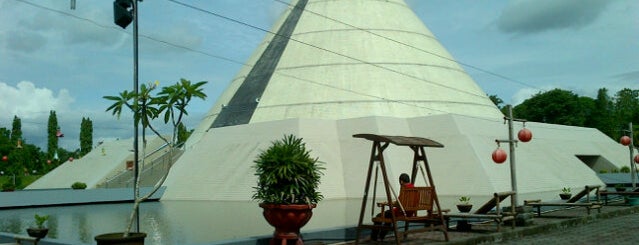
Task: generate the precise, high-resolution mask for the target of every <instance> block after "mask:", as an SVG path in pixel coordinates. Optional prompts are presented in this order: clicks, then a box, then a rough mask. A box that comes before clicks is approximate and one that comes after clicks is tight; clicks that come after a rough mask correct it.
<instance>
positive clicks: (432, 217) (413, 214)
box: [373, 187, 448, 240]
mask: <svg viewBox="0 0 639 245" xmlns="http://www.w3.org/2000/svg"><path fill="white" fill-rule="evenodd" d="M434 196H435V192H434V190H433V187H413V188H405V187H402V188H401V189H400V192H399V196H398V202H397V203H395V204H394V205H388V203H378V204H377V206H379V207H381V214H382V215H380V216H379V217H374V218H373V222H374V223H382V224H383V223H386V224H391V225H390V226H384V225H377V226H376V227H375V228H376V229H383V230H391V231H394V232H395V236H396V238H398V239H399V240H401V239H402V237H403V238H406V236H407V235H408V234H410V233H417V232H425V231H433V230H440V231H442V232H444V236H445V237H446V240H448V231H447V229H446V226H445V225H444V218H443V217H442V215H441V213H442V212H446V211H448V210H433V201H434ZM386 207H388V208H390V210H391V213H392V215H391V217H385V215H384V213H385V212H386ZM393 207H395V208H397V209H399V211H401V213H400V214H399V215H396V214H395V212H393V211H392V210H393ZM400 221H402V222H404V230H403V231H400V230H398V229H397V222H400ZM410 223H421V224H424V226H422V227H420V228H414V229H408V228H409V225H410Z"/></svg>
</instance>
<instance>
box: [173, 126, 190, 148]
mask: <svg viewBox="0 0 639 245" xmlns="http://www.w3.org/2000/svg"><path fill="white" fill-rule="evenodd" d="M191 133H193V130H191V131H188V129H187V128H186V126H184V123H180V125H178V132H177V145H181V144H182V143H184V142H186V140H187V139H188V138H189V136H191Z"/></svg>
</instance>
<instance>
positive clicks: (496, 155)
mask: <svg viewBox="0 0 639 245" xmlns="http://www.w3.org/2000/svg"><path fill="white" fill-rule="evenodd" d="M506 158H508V155H507V154H506V151H504V150H503V149H501V148H497V149H496V150H495V151H493V161H495V163H497V164H500V163H504V162H505V161H506Z"/></svg>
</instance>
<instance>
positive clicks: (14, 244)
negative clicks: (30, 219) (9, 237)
mask: <svg viewBox="0 0 639 245" xmlns="http://www.w3.org/2000/svg"><path fill="white" fill-rule="evenodd" d="M13 239H15V240H16V242H12V243H0V245H22V244H34V245H37V244H38V242H39V241H40V239H37V238H34V237H30V236H20V235H16V236H14V237H13ZM25 242H28V243H25Z"/></svg>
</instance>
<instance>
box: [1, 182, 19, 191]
mask: <svg viewBox="0 0 639 245" xmlns="http://www.w3.org/2000/svg"><path fill="white" fill-rule="evenodd" d="M15 189H16V186H15V185H13V184H12V183H4V184H2V190H3V191H13V190H15Z"/></svg>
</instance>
